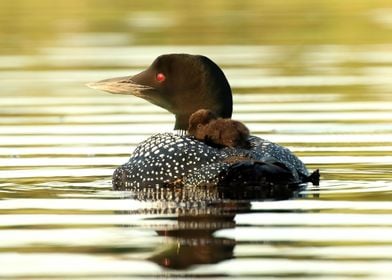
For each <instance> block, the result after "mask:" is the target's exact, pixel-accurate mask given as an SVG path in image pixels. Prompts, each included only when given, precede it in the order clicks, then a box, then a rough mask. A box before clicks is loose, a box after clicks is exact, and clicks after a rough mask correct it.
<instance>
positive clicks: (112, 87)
mask: <svg viewBox="0 0 392 280" xmlns="http://www.w3.org/2000/svg"><path fill="white" fill-rule="evenodd" d="M88 86H89V87H91V88H95V89H100V90H104V91H107V92H110V93H117V94H130V95H135V96H138V97H141V98H143V99H145V100H147V101H149V102H151V103H153V104H155V105H158V106H160V107H162V108H164V109H166V110H168V111H170V112H172V113H173V114H174V115H175V116H176V124H175V127H174V128H175V129H182V130H186V129H187V128H188V121H189V117H190V115H191V114H192V113H193V112H195V111H197V110H199V109H202V108H204V109H208V110H211V111H212V112H214V113H215V114H216V115H217V116H218V117H222V118H230V117H231V113H232V107H233V101H232V94H231V88H230V85H229V83H228V81H227V79H226V77H225V75H224V74H223V72H222V70H221V69H220V68H219V66H217V65H216V64H215V63H214V62H213V61H211V60H210V59H209V58H207V57H205V56H201V55H189V54H167V55H161V56H159V57H158V58H157V59H155V61H154V62H153V63H152V64H151V65H150V67H148V68H147V69H146V70H145V71H143V72H141V73H139V74H137V75H135V76H127V77H118V78H112V79H107V80H102V81H99V82H96V83H90V84H88Z"/></svg>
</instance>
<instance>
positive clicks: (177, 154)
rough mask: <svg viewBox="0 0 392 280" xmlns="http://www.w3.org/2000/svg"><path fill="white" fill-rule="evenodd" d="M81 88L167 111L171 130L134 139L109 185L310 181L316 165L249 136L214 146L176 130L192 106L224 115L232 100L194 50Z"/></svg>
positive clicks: (222, 80)
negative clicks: (243, 143)
mask: <svg viewBox="0 0 392 280" xmlns="http://www.w3.org/2000/svg"><path fill="white" fill-rule="evenodd" d="M87 86H89V87H91V88H94V89H99V90H103V91H107V92H110V93H115V94H129V95H134V96H137V97H140V98H143V99H145V100H147V101H149V102H151V103H152V104H155V105H158V106H160V107H162V108H164V109H166V110H168V111H169V112H171V113H173V114H174V115H175V125H174V129H175V130H176V131H177V132H176V133H160V134H156V135H154V136H152V137H150V138H148V139H147V140H145V141H144V142H142V143H141V144H140V145H139V146H138V147H137V148H136V149H135V150H134V152H133V154H132V155H131V158H130V159H129V161H128V162H127V163H125V164H124V165H122V166H120V167H118V168H117V169H116V170H115V172H114V174H113V188H114V189H116V190H124V189H135V188H136V189H139V188H145V187H157V186H171V185H181V186H187V185H188V186H189V185H192V186H195V185H196V186H198V185H200V186H202V185H206V186H210V185H217V186H221V187H222V186H223V187H227V186H228V187H242V186H259V187H265V186H269V187H271V186H274V185H286V186H288V185H299V184H302V183H306V182H313V183H314V184H318V178H319V174H318V171H316V172H314V173H313V174H311V175H309V172H308V170H307V169H306V167H305V165H304V164H303V163H302V161H301V160H299V159H298V158H297V157H296V156H295V155H293V154H292V153H291V152H290V151H289V150H288V149H287V148H284V147H282V146H280V145H278V144H275V143H272V142H269V141H267V140H264V139H261V138H259V137H256V136H249V137H248V141H249V144H250V148H247V149H245V148H242V147H234V148H232V147H224V148H217V147H212V146H210V145H207V144H206V143H204V142H201V141H198V140H197V139H195V138H194V137H193V136H191V135H186V133H185V132H184V131H186V130H187V128H188V126H189V118H190V116H191V115H192V114H193V113H194V112H196V111H197V110H199V109H207V110H210V111H212V112H213V113H214V114H215V115H216V116H217V117H219V118H230V117H231V115H232V108H233V101H232V92H231V88H230V85H229V83H228V81H227V79H226V77H225V75H224V73H223V71H222V70H221V69H220V68H219V66H217V65H216V64H215V63H214V62H213V61H212V60H210V59H209V58H207V57H205V56H201V55H190V54H166V55H161V56H159V57H158V58H156V59H155V61H154V62H153V63H152V64H151V65H150V66H149V67H148V68H147V69H146V70H145V71H143V72H141V73H139V74H137V75H134V76H126V77H117V78H112V79H106V80H102V81H99V82H94V83H90V84H87Z"/></svg>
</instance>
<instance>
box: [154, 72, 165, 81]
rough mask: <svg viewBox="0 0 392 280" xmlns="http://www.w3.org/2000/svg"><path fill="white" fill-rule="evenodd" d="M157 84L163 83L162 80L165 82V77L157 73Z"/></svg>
mask: <svg viewBox="0 0 392 280" xmlns="http://www.w3.org/2000/svg"><path fill="white" fill-rule="evenodd" d="M156 79H157V81H158V82H160V83H161V82H163V81H164V80H166V76H165V75H164V74H163V73H158V74H157V77H156Z"/></svg>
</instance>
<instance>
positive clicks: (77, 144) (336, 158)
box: [0, 0, 392, 280]
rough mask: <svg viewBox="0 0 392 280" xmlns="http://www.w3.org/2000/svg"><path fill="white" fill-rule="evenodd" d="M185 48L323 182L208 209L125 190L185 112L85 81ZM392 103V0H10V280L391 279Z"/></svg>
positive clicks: (5, 109)
mask: <svg viewBox="0 0 392 280" xmlns="http://www.w3.org/2000/svg"><path fill="white" fill-rule="evenodd" d="M172 52H181V53H192V54H203V55H206V56H208V57H210V58H211V59H212V60H214V61H215V62H217V63H218V64H219V65H220V66H221V67H222V68H223V70H224V72H225V73H226V75H227V77H228V80H229V82H230V84H231V86H232V88H233V92H234V102H235V104H234V116H233V117H234V118H235V119H238V120H240V121H244V122H245V123H246V124H247V126H248V127H249V128H250V130H251V131H252V133H253V134H255V135H257V136H260V137H263V138H266V139H269V140H271V141H274V142H277V143H279V144H282V145H285V146H287V147H288V148H290V149H291V150H292V151H293V152H294V153H295V154H297V155H298V156H299V157H300V158H301V159H302V160H303V161H304V162H305V163H306V164H307V166H308V167H309V169H316V168H319V169H320V170H321V174H322V182H321V186H320V188H313V187H309V188H308V189H307V190H305V191H303V192H302V193H301V195H302V197H301V198H300V199H297V200H289V201H282V202H257V201H247V202H241V203H243V204H241V203H239V202H238V201H234V202H233V201H226V200H223V201H222V200H220V199H219V198H217V197H215V196H214V195H212V194H208V195H206V196H203V197H197V198H195V201H196V202H197V203H196V202H195V203H196V204H191V205H190V204H187V203H185V204H184V203H182V204H181V203H178V200H177V201H174V198H173V199H172V200H170V199H167V197H166V200H165V199H163V198H164V196H162V197H161V198H162V199H163V200H164V201H159V203H158V204H157V203H156V202H154V203H149V204H145V203H144V202H145V196H144V195H140V196H135V194H132V193H129V192H114V191H111V174H112V172H113V170H114V168H115V167H117V166H118V165H120V164H123V163H125V162H126V161H127V159H128V158H129V155H130V153H131V152H132V151H133V149H134V148H135V147H136V145H137V144H138V143H140V142H141V141H143V140H144V139H146V138H147V137H149V136H151V135H153V134H156V133H159V132H162V131H170V130H172V128H173V121H174V118H173V116H171V115H170V114H169V113H167V112H166V111H164V110H163V109H161V108H158V107H156V106H154V105H151V104H149V103H147V102H146V101H144V100H140V99H137V98H135V97H131V96H116V95H110V94H107V93H103V92H97V91H94V90H92V89H89V88H87V87H85V84H86V83H88V82H91V81H96V80H100V79H103V78H110V77H115V76H122V75H131V74H134V73H138V72H139V71H141V70H143V69H144V68H146V67H147V66H148V65H149V64H150V63H151V62H152V61H153V60H154V59H155V58H156V57H157V56H158V55H160V54H163V53H172ZM391 94H392V2H391V1H390V0H344V1H342V0H319V1H314V0H295V1H285V0H274V1H256V0H242V1H230V0H215V1H206V0H198V1H181V0H167V1H153V0H144V1H139V0H138V1H132V0H127V1H126V0H111V1H108V0H67V1H52V0H12V1H9V0H0V214H1V215H0V267H1V270H0V276H2V277H5V278H11V277H13V278H14V279H27V278H31V277H35V278H39V279H49V278H51V277H52V276H53V275H56V277H61V278H77V279H85V278H93V279H95V278H96V277H98V276H99V277H126V278H127V279H129V277H139V276H143V277H147V278H148V277H150V279H154V277H156V276H157V275H158V276H167V277H169V276H176V277H221V276H233V277H245V276H247V277H250V278H252V277H253V278H255V279H256V278H257V279H259V278H260V277H278V278H279V277H282V278H284V279H297V277H299V276H300V277H301V278H309V279H318V278H320V279H323V280H325V279H337V278H339V277H340V279H357V278H358V277H362V278H364V279H369V278H377V279H390V277H391V275H392V270H391V269H392V268H391V266H390V261H391V260H392V227H391V221H392V219H391V217H392V205H391V202H390V201H391V198H392V195H391V194H392V185H391V181H392V173H391V166H392V126H391V123H392V97H391ZM171 195H173V194H170V196H169V197H172V196H171ZM173 197H174V196H173ZM124 198H126V199H124ZM150 198H151V197H150ZM167 200H169V201H167ZM169 202H170V203H169ZM189 212H191V213H192V214H191V215H188V214H189ZM179 213H180V214H179ZM181 213H182V214H181ZM186 213H188V214H186ZM211 213H214V214H211ZM181 215H182V216H181ZM211 215H212V216H211ZM200 216H202V217H203V220H202V222H201V220H198V219H195V217H200ZM179 217H181V219H180V218H179ZM177 218H178V219H180V220H178V219H177ZM336 277H337V278H336ZM147 278H144V279H147ZM274 279H276V278H274Z"/></svg>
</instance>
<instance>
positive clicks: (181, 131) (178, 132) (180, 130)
mask: <svg viewBox="0 0 392 280" xmlns="http://www.w3.org/2000/svg"><path fill="white" fill-rule="evenodd" d="M174 134H175V135H178V136H185V135H187V131H186V130H184V129H175V130H174Z"/></svg>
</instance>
